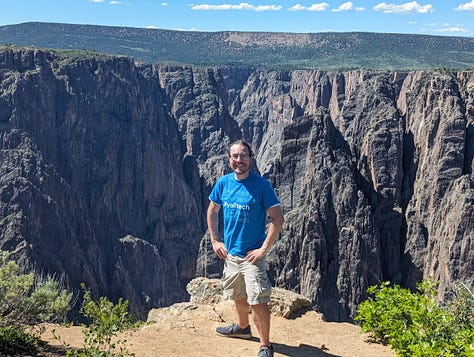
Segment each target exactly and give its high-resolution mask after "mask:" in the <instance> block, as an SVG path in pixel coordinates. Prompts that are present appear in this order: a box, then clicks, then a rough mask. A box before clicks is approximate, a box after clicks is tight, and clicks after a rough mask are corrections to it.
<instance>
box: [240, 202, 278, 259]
mask: <svg viewBox="0 0 474 357" xmlns="http://www.w3.org/2000/svg"><path fill="white" fill-rule="evenodd" d="M268 215H269V216H270V224H269V225H268V230H267V237H266V238H265V241H264V242H263V244H262V246H261V247H260V248H259V249H254V250H250V251H249V252H248V253H247V256H246V258H245V259H247V260H248V261H249V262H250V263H254V262H256V261H257V260H258V259H260V258H261V257H263V256H264V255H265V254H267V252H268V251H269V250H270V248H271V246H272V245H273V243H275V240H276V239H277V237H278V235H279V234H280V232H281V229H282V227H283V223H284V221H285V219H284V217H283V212H282V210H281V205H278V206H273V207H270V208H269V209H268Z"/></svg>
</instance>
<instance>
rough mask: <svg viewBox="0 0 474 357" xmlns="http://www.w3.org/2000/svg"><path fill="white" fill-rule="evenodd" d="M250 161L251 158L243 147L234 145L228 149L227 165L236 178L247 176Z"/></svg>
mask: <svg viewBox="0 0 474 357" xmlns="http://www.w3.org/2000/svg"><path fill="white" fill-rule="evenodd" d="M251 161H252V158H251V157H250V156H249V153H248V151H247V148H246V147H245V146H244V145H240V144H236V145H232V146H231V147H230V157H229V165H230V167H231V168H232V170H234V172H235V174H236V175H237V176H241V175H244V176H245V175H246V174H248V171H249V169H250V162H251Z"/></svg>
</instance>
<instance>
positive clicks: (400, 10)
mask: <svg viewBox="0 0 474 357" xmlns="http://www.w3.org/2000/svg"><path fill="white" fill-rule="evenodd" d="M473 1H474V0H473ZM374 10H375V11H383V12H385V13H387V14H390V13H396V14H416V13H418V14H427V13H431V12H433V5H431V4H427V5H420V4H418V3H417V2H416V1H412V2H407V3H405V4H402V5H395V4H387V3H384V2H381V3H380V4H377V5H375V6H374Z"/></svg>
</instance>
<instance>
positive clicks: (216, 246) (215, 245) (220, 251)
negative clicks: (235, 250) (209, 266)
mask: <svg viewBox="0 0 474 357" xmlns="http://www.w3.org/2000/svg"><path fill="white" fill-rule="evenodd" d="M212 249H213V250H214V252H215V253H216V254H217V256H218V257H219V258H221V259H226V258H227V249H225V245H224V243H223V242H219V241H217V240H213V241H212Z"/></svg>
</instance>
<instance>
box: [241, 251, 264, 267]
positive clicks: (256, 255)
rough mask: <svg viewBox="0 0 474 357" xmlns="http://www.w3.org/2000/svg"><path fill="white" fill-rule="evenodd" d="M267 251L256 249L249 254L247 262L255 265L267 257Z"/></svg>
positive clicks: (246, 258) (246, 257)
mask: <svg viewBox="0 0 474 357" xmlns="http://www.w3.org/2000/svg"><path fill="white" fill-rule="evenodd" d="M265 253H266V252H265V249H263V248H259V249H254V250H249V251H248V252H247V255H246V256H245V260H246V261H248V262H249V263H252V264H253V263H255V262H256V261H257V260H259V259H260V258H262V257H263V256H264V255H265Z"/></svg>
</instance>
